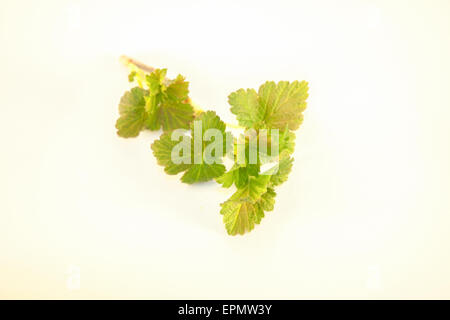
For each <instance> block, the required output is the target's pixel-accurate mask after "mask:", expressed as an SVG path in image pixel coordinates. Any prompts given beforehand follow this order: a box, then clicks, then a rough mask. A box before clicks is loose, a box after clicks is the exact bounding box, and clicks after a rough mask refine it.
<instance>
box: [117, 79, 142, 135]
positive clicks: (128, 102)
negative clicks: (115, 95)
mask: <svg viewBox="0 0 450 320" xmlns="http://www.w3.org/2000/svg"><path fill="white" fill-rule="evenodd" d="M146 94H147V91H146V90H144V89H141V88H139V87H135V88H133V89H131V90H130V91H126V92H125V94H124V95H123V96H122V98H121V99H120V103H119V113H120V118H119V119H117V122H116V128H117V134H118V135H119V136H121V137H123V138H130V137H136V136H138V135H139V132H140V131H141V130H142V128H143V126H144V122H145V121H146V119H147V114H146V112H145V98H144V97H145V95H146Z"/></svg>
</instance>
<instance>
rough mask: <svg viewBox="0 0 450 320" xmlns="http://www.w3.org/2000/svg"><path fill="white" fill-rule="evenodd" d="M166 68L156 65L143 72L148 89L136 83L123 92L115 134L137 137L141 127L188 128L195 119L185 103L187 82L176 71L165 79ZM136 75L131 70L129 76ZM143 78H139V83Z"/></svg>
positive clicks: (130, 78) (168, 129) (191, 109)
mask: <svg viewBox="0 0 450 320" xmlns="http://www.w3.org/2000/svg"><path fill="white" fill-rule="evenodd" d="M166 73H167V70H166V69H156V70H155V71H153V72H152V73H151V74H147V75H146V76H145V83H146V85H147V87H148V90H147V89H144V88H140V87H136V88H133V89H132V90H131V91H127V92H125V94H124V96H123V97H122V99H121V102H120V104H119V113H120V115H121V117H120V118H119V119H118V120H117V123H116V128H117V129H118V131H117V134H118V135H119V136H121V137H124V138H128V137H136V136H138V135H139V132H140V131H141V130H142V129H144V128H145V129H149V130H159V129H160V128H161V127H162V128H163V130H164V131H170V130H174V129H179V128H183V129H188V128H189V125H190V123H191V122H192V120H193V119H194V109H193V107H192V106H191V105H190V104H189V103H187V102H186V101H187V100H188V94H189V89H188V87H189V83H188V82H186V81H185V79H184V77H182V76H181V75H179V76H178V77H177V78H176V79H175V80H167V79H166ZM136 76H137V73H136V71H132V72H131V73H130V75H129V80H130V81H133V80H134V79H135V77H136ZM141 82H142V81H139V83H141Z"/></svg>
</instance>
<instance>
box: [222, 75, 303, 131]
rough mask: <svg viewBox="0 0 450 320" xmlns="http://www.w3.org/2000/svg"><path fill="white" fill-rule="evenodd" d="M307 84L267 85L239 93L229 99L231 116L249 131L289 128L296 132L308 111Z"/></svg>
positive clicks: (279, 83) (272, 83)
mask: <svg viewBox="0 0 450 320" xmlns="http://www.w3.org/2000/svg"><path fill="white" fill-rule="evenodd" d="M306 98H308V83H307V82H306V81H301V82H299V81H294V82H291V83H290V82H288V81H280V82H278V84H275V82H273V81H271V82H269V81H268V82H266V83H265V84H263V85H262V86H261V87H259V91H258V93H256V91H255V90H253V89H247V90H243V89H239V90H238V91H236V92H233V93H231V94H230V95H229V96H228V102H229V104H230V105H231V109H230V110H231V112H232V113H234V114H235V115H236V118H237V120H238V121H239V124H240V125H241V126H244V127H246V128H255V129H259V128H277V129H281V130H283V129H284V128H285V127H286V126H288V128H289V129H290V130H296V129H298V127H299V126H300V124H301V123H302V120H303V115H302V112H303V111H304V110H305V108H306Z"/></svg>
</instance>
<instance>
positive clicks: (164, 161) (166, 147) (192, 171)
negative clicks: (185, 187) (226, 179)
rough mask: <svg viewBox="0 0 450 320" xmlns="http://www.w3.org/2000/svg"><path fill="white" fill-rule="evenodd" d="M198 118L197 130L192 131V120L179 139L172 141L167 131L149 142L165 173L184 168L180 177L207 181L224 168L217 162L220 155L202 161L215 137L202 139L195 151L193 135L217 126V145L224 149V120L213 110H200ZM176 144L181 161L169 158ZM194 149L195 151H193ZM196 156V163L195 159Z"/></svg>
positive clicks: (187, 181)
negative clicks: (187, 132)
mask: <svg viewBox="0 0 450 320" xmlns="http://www.w3.org/2000/svg"><path fill="white" fill-rule="evenodd" d="M198 121H199V122H200V123H201V130H202V131H201V132H199V133H196V131H195V127H194V126H195V124H194V123H192V125H191V136H188V135H184V136H181V139H182V141H181V142H179V141H172V139H171V135H172V133H171V132H167V133H164V134H163V135H162V136H161V138H160V139H159V140H156V141H155V142H154V143H153V144H152V150H153V154H154V155H155V157H156V159H157V160H158V164H160V165H162V166H164V167H165V171H166V172H167V173H168V174H177V173H179V172H182V171H185V173H184V175H183V176H182V177H181V181H182V182H185V183H188V184H192V183H195V182H204V181H209V180H211V179H213V178H216V177H219V176H222V175H223V173H224V172H225V166H224V165H223V164H221V163H220V161H221V159H216V161H215V163H207V162H205V152H206V150H207V149H208V147H209V146H210V144H212V143H216V141H206V140H203V141H202V142H201V145H200V146H199V149H198V150H197V151H196V148H195V146H194V139H193V138H192V137H194V136H195V135H196V134H200V135H201V136H202V137H203V136H204V133H205V132H206V130H208V129H217V130H218V131H219V132H220V133H221V135H222V136H221V137H222V143H221V145H220V147H221V148H222V150H223V149H224V146H225V143H226V133H225V128H226V126H225V123H224V122H223V121H222V120H220V118H219V116H217V115H216V113H215V112H213V111H207V112H204V113H202V114H201V115H200V116H199V118H198ZM177 145H178V147H179V149H180V150H181V151H183V152H182V153H183V154H182V156H181V159H182V160H183V161H184V162H185V164H181V163H180V164H176V163H175V162H174V161H173V159H172V158H173V157H172V150H173V148H174V147H176V146H177ZM196 152H197V153H196ZM196 158H197V159H198V160H199V161H198V162H199V163H196V162H195V159H196Z"/></svg>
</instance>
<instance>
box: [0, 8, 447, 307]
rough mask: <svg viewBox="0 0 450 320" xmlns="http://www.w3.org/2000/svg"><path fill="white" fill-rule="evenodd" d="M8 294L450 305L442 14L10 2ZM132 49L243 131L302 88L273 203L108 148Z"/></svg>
mask: <svg viewBox="0 0 450 320" xmlns="http://www.w3.org/2000/svg"><path fill="white" fill-rule="evenodd" d="M0 14H1V16H0V22H1V25H0V28H1V29H0V31H1V33H0V41H1V42H0V43H1V47H0V49H1V50H0V106H1V115H2V121H1V125H0V143H1V144H0V146H1V158H0V164H1V166H0V177H1V180H0V298H160V299H163V298H191V299H196V298H203V299H207V298H209V299H214V298H236V299H238V298H255V299H259V298H450V274H449V270H450V235H449V227H450V200H449V191H450V190H449V187H450V172H449V163H450V152H449V141H448V140H449V138H450V129H449V117H450V111H449V109H450V95H449V87H450V61H449V57H450V2H449V1H445V0H443V1H425V0H424V1H398V0H395V1H270V2H264V1H254V2H249V1H224V2H218V1H204V2H198V1H123V2H113V1H75V0H73V1H56V0H55V1H3V0H2V1H1V3H0ZM121 54H127V55H129V56H132V57H134V58H136V59H138V60H141V61H143V62H145V63H147V64H149V65H152V66H154V67H167V68H168V69H169V75H170V76H171V77H174V76H176V75H177V74H178V73H181V74H183V75H184V76H186V77H187V79H188V80H189V81H190V83H191V86H190V88H191V97H192V99H193V100H194V101H195V102H196V103H197V104H198V105H200V106H201V107H202V108H203V109H212V110H216V111H217V112H218V114H219V115H220V116H221V117H222V118H223V119H224V120H226V121H227V122H233V123H235V119H234V117H233V116H232V114H231V113H230V112H229V106H228V104H227V96H228V94H229V93H230V92H232V91H234V90H237V89H239V88H241V87H243V88H257V87H258V86H259V85H260V84H262V83H263V82H264V81H266V80H274V81H279V80H290V81H292V80H307V81H308V82H309V83H310V97H309V98H308V108H307V110H306V111H305V120H304V123H303V125H302V126H301V128H300V129H299V131H297V146H296V151H295V154H294V156H295V163H294V167H293V171H292V173H291V175H290V178H289V180H288V182H286V183H285V184H284V185H283V186H281V187H280V188H278V189H277V193H278V196H277V198H276V206H275V210H274V211H273V212H270V213H268V214H267V216H266V218H264V219H263V221H262V222H261V224H260V225H259V226H257V227H256V228H255V229H254V230H253V231H252V232H251V233H249V234H246V235H245V236H236V237H231V236H228V235H227V234H226V232H225V229H224V226H223V223H222V217H221V216H220V214H219V210H220V207H219V204H220V203H221V202H223V201H224V200H226V199H227V198H228V197H229V195H230V194H231V193H232V192H233V190H224V189H221V188H220V187H219V185H217V184H215V183H214V182H211V183H206V184H204V185H198V186H187V185H185V184H182V183H181V182H180V181H179V180H178V177H173V176H167V175H166V174H165V173H164V171H163V168H162V167H160V166H158V165H157V164H156V161H155V158H154V157H153V155H152V153H151V150H150V144H151V142H152V141H153V140H154V139H155V138H157V137H158V136H159V133H152V132H145V133H142V134H141V135H140V136H139V137H138V138H136V139H122V138H119V137H117V135H116V133H115V128H114V124H115V120H116V118H117V115H118V112H117V105H118V102H119V99H120V97H121V95H122V94H123V92H124V91H125V90H127V89H128V88H129V84H128V83H127V78H126V77H127V69H126V68H125V67H123V66H121V65H120V64H119V62H118V58H119V56H120V55H121Z"/></svg>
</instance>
